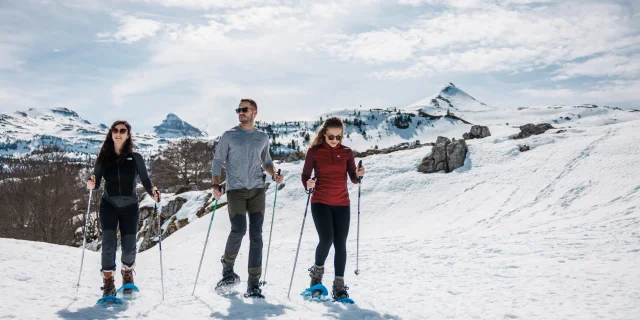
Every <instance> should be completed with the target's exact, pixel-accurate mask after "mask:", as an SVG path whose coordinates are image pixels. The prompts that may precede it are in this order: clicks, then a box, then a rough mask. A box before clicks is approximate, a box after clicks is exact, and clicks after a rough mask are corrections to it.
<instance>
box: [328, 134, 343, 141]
mask: <svg viewBox="0 0 640 320" xmlns="http://www.w3.org/2000/svg"><path fill="white" fill-rule="evenodd" d="M327 138H329V140H331V141H333V139H336V140H338V141H340V140H342V136H334V135H332V134H328V135H327Z"/></svg>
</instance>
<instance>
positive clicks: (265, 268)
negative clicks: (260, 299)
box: [262, 169, 281, 285]
mask: <svg viewBox="0 0 640 320" xmlns="http://www.w3.org/2000/svg"><path fill="white" fill-rule="evenodd" d="M280 171H281V169H278V175H280ZM279 187H280V184H278V183H276V195H275V196H274V198H273V213H271V229H270V230H269V245H268V246H267V262H266V263H265V265H264V277H263V278H262V279H264V280H263V281H262V285H265V284H267V268H268V267H269V252H270V249H271V235H272V234H273V218H274V217H275V215H276V200H278V188H279Z"/></svg>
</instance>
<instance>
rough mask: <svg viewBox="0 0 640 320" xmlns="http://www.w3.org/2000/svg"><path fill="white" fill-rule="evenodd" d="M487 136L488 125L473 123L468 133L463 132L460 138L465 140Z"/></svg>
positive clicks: (489, 134) (488, 134) (488, 132)
mask: <svg viewBox="0 0 640 320" xmlns="http://www.w3.org/2000/svg"><path fill="white" fill-rule="evenodd" d="M489 136H491V132H490V131H489V127H487V126H478V125H474V126H472V127H471V131H470V132H469V133H465V134H463V135H462V138H463V139H465V140H471V139H482V138H486V137H489Z"/></svg>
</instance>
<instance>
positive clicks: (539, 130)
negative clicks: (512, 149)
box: [514, 123, 554, 139]
mask: <svg viewBox="0 0 640 320" xmlns="http://www.w3.org/2000/svg"><path fill="white" fill-rule="evenodd" d="M549 129H554V128H553V126H552V125H550V124H548V123H540V124H532V123H529V124H525V125H524V126H520V133H518V135H517V136H515V137H514V139H524V138H528V137H530V136H533V135H538V134H543V133H545V132H546V131H547V130H549Z"/></svg>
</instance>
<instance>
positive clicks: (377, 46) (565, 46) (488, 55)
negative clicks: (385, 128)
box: [327, 0, 640, 79]
mask: <svg viewBox="0 0 640 320" xmlns="http://www.w3.org/2000/svg"><path fill="white" fill-rule="evenodd" d="M533 2H535V3H540V2H545V1H527V0H522V1H510V2H509V3H510V4H523V3H524V4H527V3H533ZM412 3H413V2H412ZM420 3H432V4H435V3H442V4H444V3H445V2H443V1H436V0H433V1H431V0H427V1H420ZM414 4H415V3H414ZM447 4H448V5H450V6H453V7H465V8H468V7H473V8H474V10H458V9H453V10H448V11H443V12H440V13H436V14H431V15H429V16H425V17H422V18H419V19H417V20H415V21H410V22H406V23H404V24H403V25H401V26H396V27H392V28H388V29H384V30H377V31H375V32H365V33H360V34H355V35H349V36H348V37H346V38H345V39H344V40H341V41H337V42H336V43H332V45H331V46H329V47H328V48H327V52H328V53H329V54H331V55H334V56H335V57H336V58H338V59H350V60H353V61H355V62H362V63H370V62H399V61H400V62H402V61H404V62H407V63H411V65H410V66H408V67H407V66H405V67H401V68H394V69H389V70H385V71H377V72H375V73H374V77H376V78H385V74H387V75H388V77H386V78H391V79H397V78H399V77H400V76H402V75H403V74H406V75H408V76H410V77H416V76H421V75H423V74H416V73H414V72H420V70H422V72H428V71H429V70H436V71H442V72H445V71H464V70H467V71H468V72H494V71H510V72H519V71H523V70H536V69H541V68H545V67H548V66H553V65H558V64H564V63H567V62H569V61H572V60H575V59H578V58H584V57H590V56H592V55H598V54H602V53H606V52H611V51H615V50H621V49H624V48H626V47H628V46H632V45H634V44H637V43H638V42H639V41H640V30H638V28H637V27H635V25H634V24H633V19H629V16H628V12H626V11H625V10H624V8H622V7H620V6H618V5H614V4H607V3H605V4H599V3H578V2H566V3H561V4H550V5H548V6H544V7H538V8H536V9H535V10H534V9H531V8H528V7H524V8H523V7H518V6H516V7H508V6H502V5H496V4H486V3H484V2H481V1H454V2H447ZM502 4H503V5H504V3H502ZM407 70H411V72H407ZM621 72H622V71H619V72H618V73H621ZM564 76H568V75H564Z"/></svg>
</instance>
